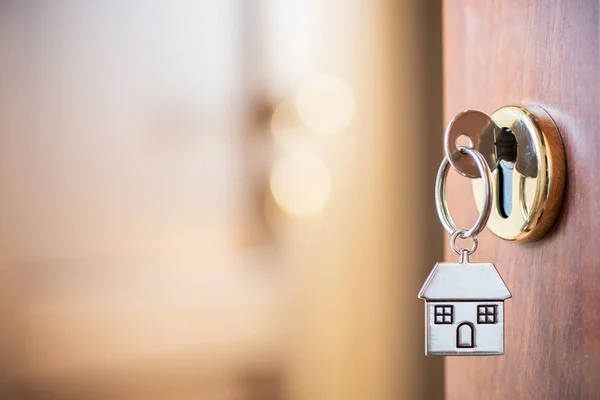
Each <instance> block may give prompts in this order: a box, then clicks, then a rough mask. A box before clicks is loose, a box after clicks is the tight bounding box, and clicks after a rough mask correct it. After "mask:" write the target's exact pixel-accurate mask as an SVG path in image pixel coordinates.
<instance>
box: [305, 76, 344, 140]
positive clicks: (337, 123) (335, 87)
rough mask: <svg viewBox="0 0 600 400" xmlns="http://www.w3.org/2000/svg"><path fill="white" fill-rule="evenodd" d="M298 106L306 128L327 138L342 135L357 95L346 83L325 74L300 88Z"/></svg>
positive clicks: (309, 80)
mask: <svg viewBox="0 0 600 400" xmlns="http://www.w3.org/2000/svg"><path fill="white" fill-rule="evenodd" d="M295 105H296V109H297V110H298V115H299V116H300V118H301V120H302V122H304V124H306V126H308V127H309V128H310V129H311V130H312V131H314V132H317V133H321V134H326V135H330V134H336V133H341V132H343V131H344V130H345V129H346V128H347V127H348V125H349V124H350V121H352V118H353V117H354V112H355V108H356V102H355V99H354V93H353V92H352V89H350V87H349V86H348V85H347V84H346V82H344V81H343V80H342V79H341V78H339V77H337V76H335V75H325V74H319V75H315V76H313V77H311V78H310V79H308V80H307V81H305V82H304V83H303V84H302V85H301V86H300V87H299V88H298V92H297V93H296V98H295Z"/></svg>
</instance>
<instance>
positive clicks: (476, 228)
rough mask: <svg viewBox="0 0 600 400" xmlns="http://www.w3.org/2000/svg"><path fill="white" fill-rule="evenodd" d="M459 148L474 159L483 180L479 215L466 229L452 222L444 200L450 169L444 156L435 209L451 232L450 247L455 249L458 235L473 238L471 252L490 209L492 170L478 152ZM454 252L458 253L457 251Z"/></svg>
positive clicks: (475, 245) (437, 183)
mask: <svg viewBox="0 0 600 400" xmlns="http://www.w3.org/2000/svg"><path fill="white" fill-rule="evenodd" d="M459 150H460V152H461V153H463V154H466V155H468V156H469V157H471V158H472V159H473V161H475V165H476V166H477V169H478V170H479V174H480V176H481V179H482V180H483V185H482V186H483V206H482V208H481V212H480V213H479V217H478V218H477V220H476V221H475V224H474V225H473V226H472V227H471V229H468V230H466V229H458V228H457V227H456V225H455V224H454V221H452V218H451V217H450V213H449V211H448V203H447V202H446V178H447V177H448V170H449V169H450V162H449V161H448V157H445V158H444V160H443V161H442V164H441V165H440V169H439V170H438V174H437V178H436V180H435V208H436V209H437V212H438V215H439V217H440V221H441V222H442V225H443V226H444V228H445V229H446V230H447V231H448V232H449V233H450V234H452V242H451V243H452V249H453V250H454V251H456V249H455V247H456V246H455V244H454V241H455V240H456V238H457V237H458V236H460V237H461V238H462V239H466V238H473V241H474V245H473V246H474V247H473V249H472V251H471V252H470V253H469V254H471V253H472V252H473V251H475V248H477V238H476V236H477V235H478V234H479V233H480V232H481V231H483V229H484V228H485V226H486V224H487V221H488V219H489V217H490V213H491V211H492V193H493V189H492V172H491V171H490V167H489V166H488V164H487V162H486V161H485V158H484V157H483V156H482V155H481V153H480V152H478V151H477V150H475V149H472V148H470V147H460V148H459ZM456 252H457V253H459V254H460V252H459V251H456Z"/></svg>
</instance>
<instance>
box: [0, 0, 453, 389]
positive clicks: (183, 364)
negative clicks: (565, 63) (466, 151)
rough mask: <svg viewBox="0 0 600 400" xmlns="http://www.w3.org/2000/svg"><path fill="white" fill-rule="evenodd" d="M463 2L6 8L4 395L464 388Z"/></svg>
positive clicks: (0, 41) (0, 94) (1, 110)
mask: <svg viewBox="0 0 600 400" xmlns="http://www.w3.org/2000/svg"><path fill="white" fill-rule="evenodd" d="M441 55H442V54H441V6H440V4H439V2H438V1H427V2H424V1H420V0H403V1H397V0H377V1H368V0H302V1H293V0H196V1H192V0H189V1H184V0H172V1H167V0H162V1H160V0H145V1H141V0H139V1H138V0H126V1H123V0H103V1H98V0H48V1H27V0H23V1H7V0H5V1H1V2H0V89H1V90H0V326H1V328H0V339H1V340H0V398H1V399H23V400H29V399H31V400H37V399H53V400H55V399H65V400H92V399H99V400H101V399H111V400H112V399H115V400H121V399H123V400H125V399H128V400H134V399H135V400H138V399H139V400H159V399H161V400H165V399H166V400H180V399H181V400H186V399H206V400H320V399H323V400H337V399H340V400H342V399H343V400H351V399H357V400H359V399H360V400H367V399H368V400H371V399H372V400H385V399H389V400H392V399H440V398H442V397H443V364H442V360H441V359H439V358H438V359H436V358H425V356H424V355H423V354H424V343H423V341H424V339H423V319H422V318H423V305H422V303H421V301H420V300H418V299H417V297H416V296H417V292H418V290H419V288H420V286H421V284H422V283H423V281H424V279H425V277H426V276H427V274H428V272H429V270H430V269H431V267H432V266H433V264H434V263H435V262H437V261H439V260H441V259H442V258H441V257H442V243H441V239H442V230H441V228H440V225H439V223H438V221H437V216H436V214H435V208H434V205H433V184H434V179H435V172H436V169H437V167H438V165H439V162H440V160H441V156H442V148H441V147H442V146H441V135H442V128H443V127H442V110H441V106H442V104H441V103H442V98H441Z"/></svg>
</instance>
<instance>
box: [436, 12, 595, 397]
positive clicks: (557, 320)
mask: <svg viewBox="0 0 600 400" xmlns="http://www.w3.org/2000/svg"><path fill="white" fill-rule="evenodd" d="M443 11H444V17H443V20H444V21H443V22H444V28H443V32H444V39H443V40H444V91H445V94H444V101H445V106H444V107H445V109H444V118H445V121H446V122H448V121H449V120H450V119H451V117H452V116H453V115H454V114H456V113H457V112H459V111H461V110H464V109H467V108H477V109H480V110H482V111H485V112H492V111H494V110H495V109H497V108H499V107H502V106H504V105H508V104H513V103H521V104H527V103H534V104H539V105H541V106H543V107H544V108H545V109H546V110H548V111H549V112H550V114H551V115H552V117H553V118H554V119H555V121H556V123H557V125H558V127H559V129H560V130H561V133H562V135H563V139H564V142H565V148H566V156H567V174H568V175H567V181H568V184H567V191H566V194H565V202H564V206H563V210H562V213H561V215H560V216H559V218H558V220H557V222H556V224H555V226H554V228H553V229H552V230H551V231H550V233H549V234H548V235H546V236H545V237H544V238H543V239H542V240H541V241H539V242H536V243H533V244H526V245H523V244H515V243H510V242H506V241H502V240H500V239H498V238H497V237H495V236H494V235H493V234H491V233H489V232H488V231H486V232H484V233H483V234H482V235H481V236H480V238H479V239H480V241H479V242H480V246H479V250H478V251H477V252H476V253H475V254H474V255H473V256H472V260H474V261H491V262H493V263H495V264H496V266H497V268H498V270H499V272H500V273H501V275H502V276H503V277H504V279H505V281H506V283H507V284H508V287H509V289H510V290H511V292H512V294H513V298H512V299H509V300H507V302H506V315H505V318H506V328H505V329H506V354H505V355H504V356H501V357H453V358H451V357H448V358H447V359H446V377H445V379H446V382H445V383H446V397H447V398H448V399H450V400H452V399H462V400H464V399H530V400H533V399H544V400H550V399H565V400H572V399H600V235H599V234H600V227H599V224H598V222H599V219H600V206H599V204H600V202H599V198H600V158H599V156H600V136H599V135H598V130H599V124H598V122H599V116H598V115H599V109H598V95H599V93H598V91H599V81H598V78H599V76H598V75H599V73H598V69H599V65H598V64H599V51H598V46H599V21H598V2H597V1H583V0H582V1H567V0H560V1H559V0H556V1H545V2H541V1H522V0H505V1H480V0H460V1H459V0H457V1H450V0H446V1H445V3H444V10H443ZM440 143H441V138H440ZM448 197H449V204H450V208H451V210H452V212H453V217H454V218H455V220H456V222H457V223H458V224H459V226H470V225H471V224H472V221H473V220H474V219H475V217H476V209H475V207H474V205H472V204H473V201H472V195H471V188H470V182H469V181H468V180H467V179H465V178H459V177H458V176H457V175H456V174H454V175H453V176H451V179H450V181H449V183H448ZM445 255H446V259H448V260H450V259H454V258H455V255H454V253H452V251H451V250H450V249H449V247H448V246H447V247H446V250H445Z"/></svg>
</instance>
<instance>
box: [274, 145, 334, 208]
mask: <svg viewBox="0 0 600 400" xmlns="http://www.w3.org/2000/svg"><path fill="white" fill-rule="evenodd" d="M270 188H271V193H272V194H273V197H274V199H275V201H276V202H277V204H278V205H279V207H281V208H282V209H283V210H284V211H285V212H287V213H288V214H291V215H293V216H297V217H306V216H310V215H313V214H316V213H318V212H319V211H321V210H322V209H323V207H324V206H325V204H327V201H328V200H329V196H330V194H331V175H330V174H329V170H328V169H327V167H326V166H325V164H324V163H323V161H321V160H320V159H318V158H315V157H308V156H291V157H287V158H284V159H282V160H281V161H279V162H278V163H277V164H276V165H275V166H274V167H273V170H272V171H271V177H270Z"/></svg>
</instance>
